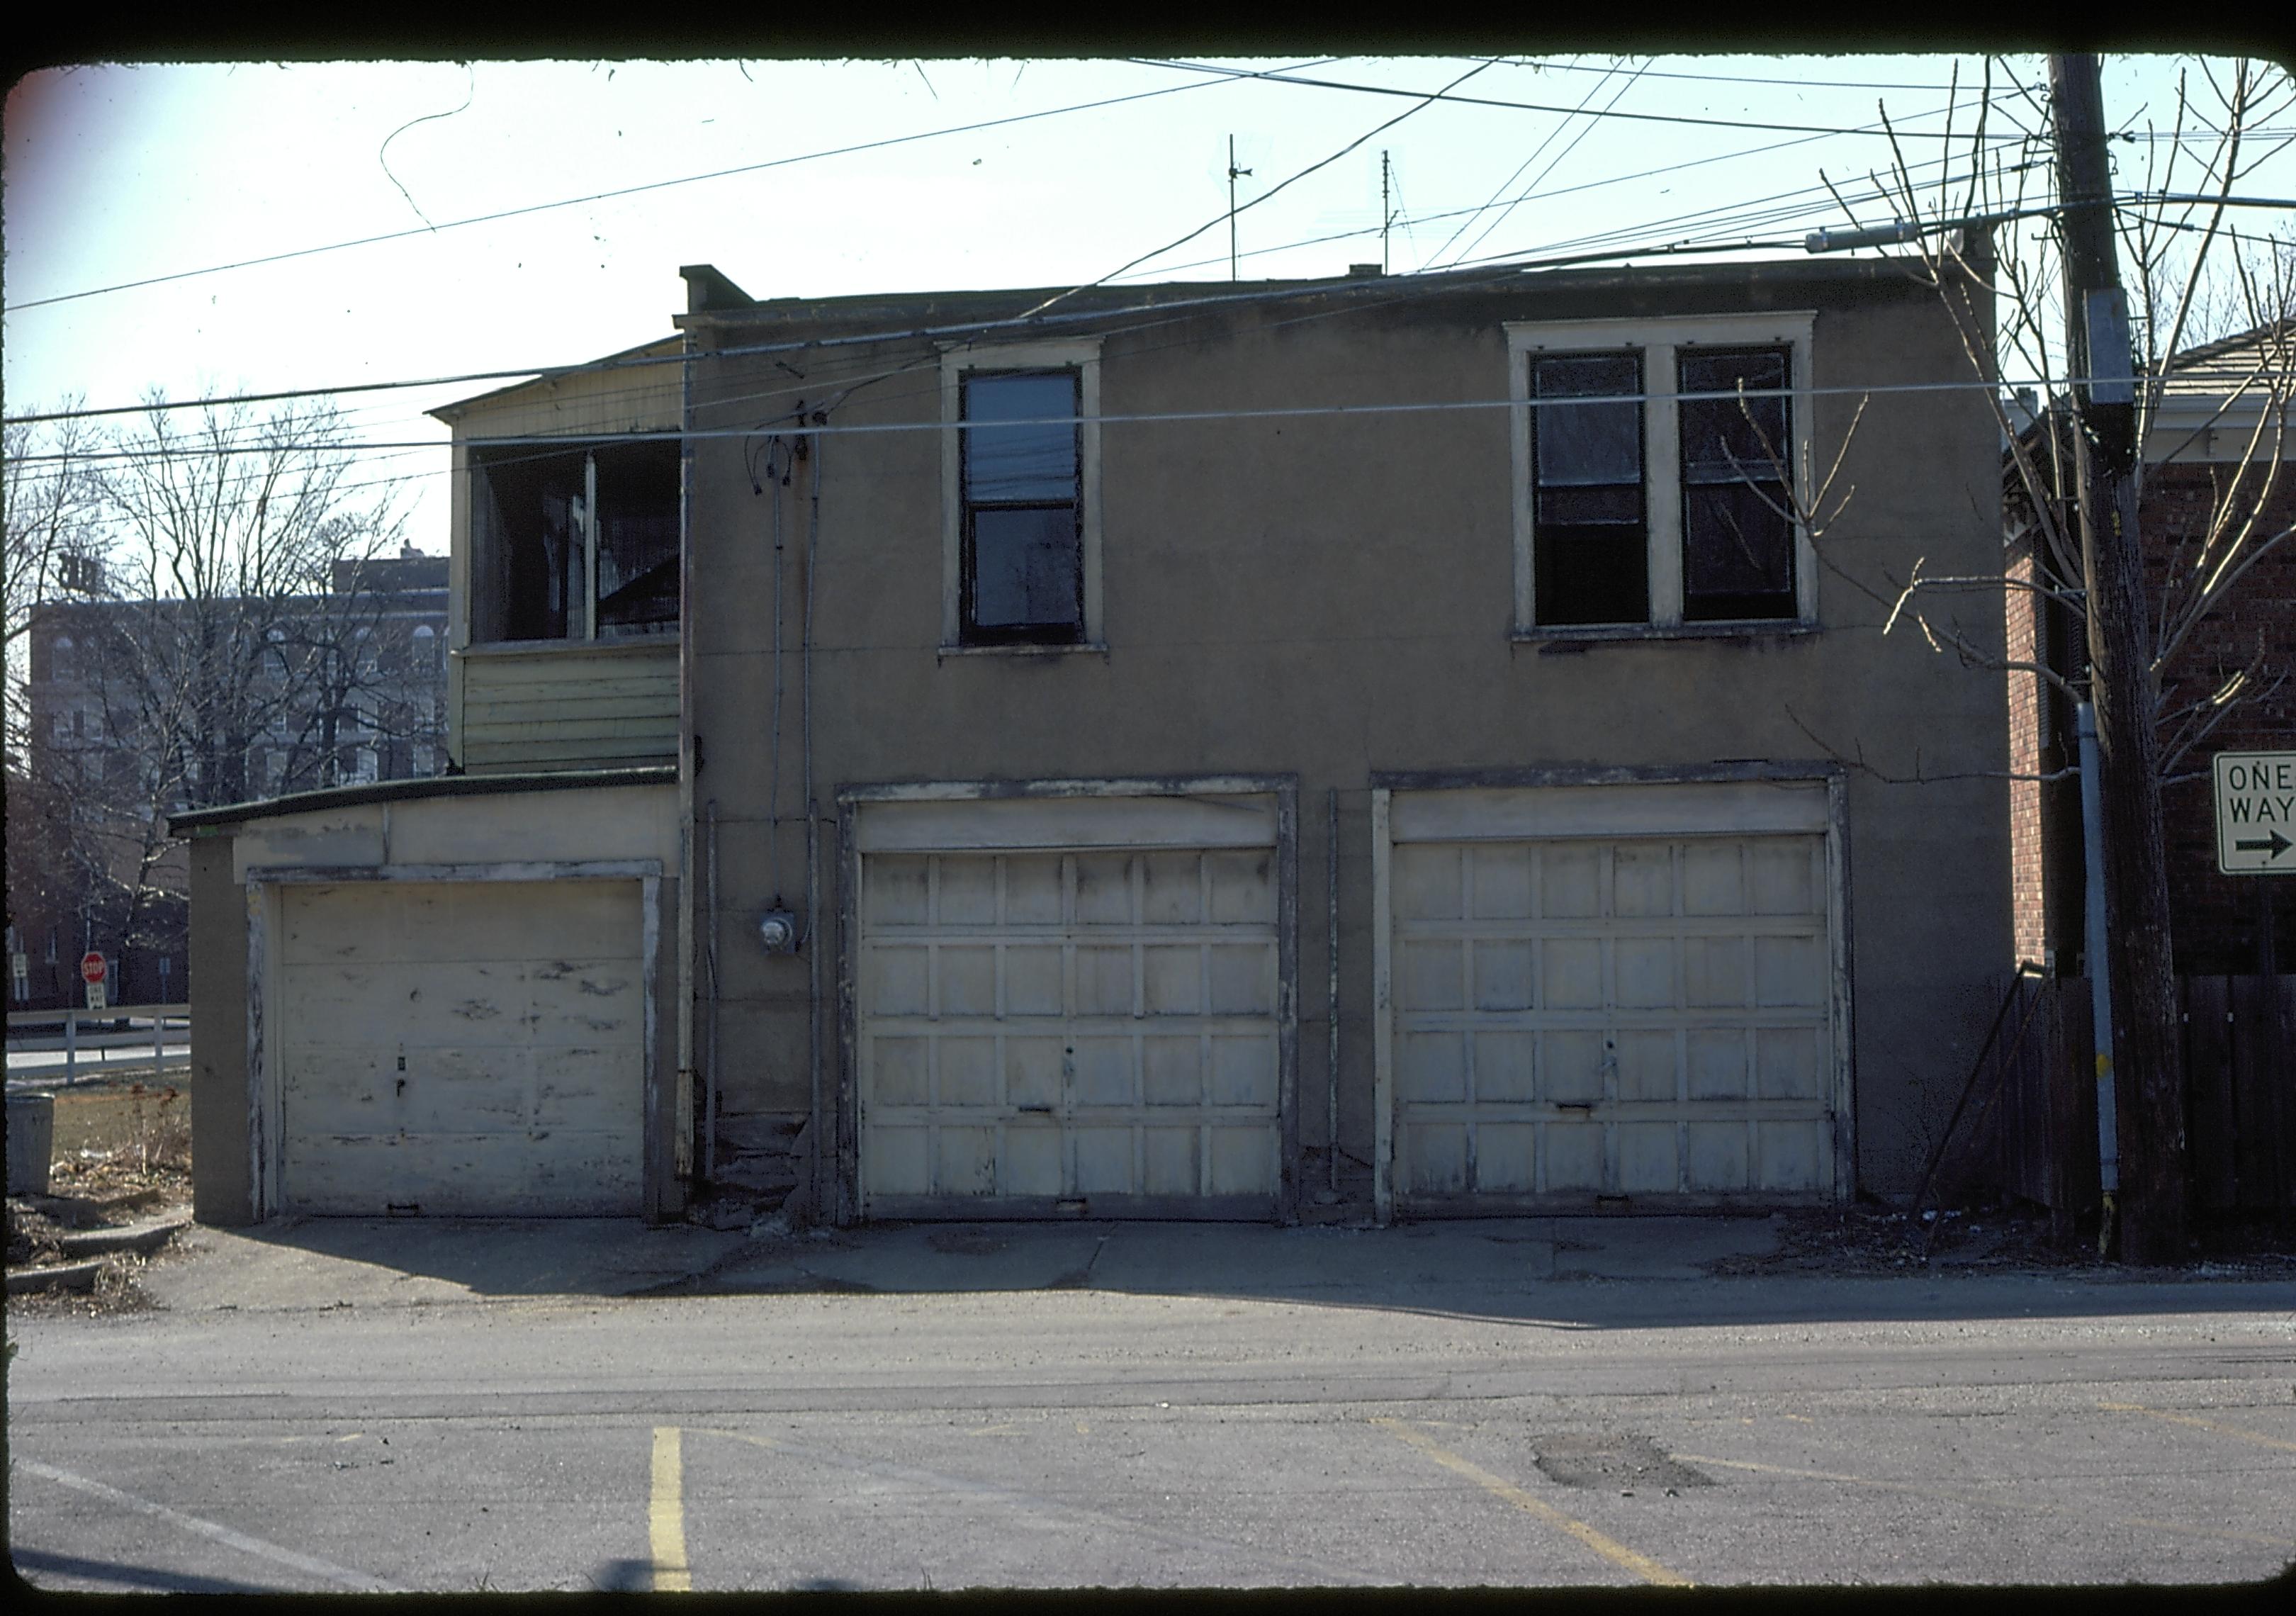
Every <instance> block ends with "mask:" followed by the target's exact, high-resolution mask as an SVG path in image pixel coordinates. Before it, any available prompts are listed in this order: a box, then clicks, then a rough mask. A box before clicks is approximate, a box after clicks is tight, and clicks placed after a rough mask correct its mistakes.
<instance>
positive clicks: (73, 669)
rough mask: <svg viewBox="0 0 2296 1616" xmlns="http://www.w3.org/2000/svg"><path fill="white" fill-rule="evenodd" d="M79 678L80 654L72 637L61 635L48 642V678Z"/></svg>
mask: <svg viewBox="0 0 2296 1616" xmlns="http://www.w3.org/2000/svg"><path fill="white" fill-rule="evenodd" d="M48 677H50V678H51V679H71V678H77V677H79V652H78V650H77V649H76V648H75V647H74V646H73V644H72V637H71V636H70V635H68V634H60V635H58V636H56V637H55V638H54V639H53V640H50V641H49V642H48Z"/></svg>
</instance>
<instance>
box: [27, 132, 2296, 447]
mask: <svg viewBox="0 0 2296 1616" xmlns="http://www.w3.org/2000/svg"><path fill="white" fill-rule="evenodd" d="M1377 132H1378V131H1376V130H1374V131H1373V132H1372V133H1374V134H1376V133H1377ZM1365 138H1366V139H1368V138H1369V136H1368V135H1366V136H1365ZM1358 144H1360V143H1358ZM1325 161H1326V162H1328V161H1330V159H1326V160H1325ZM1303 172H1304V171H1303ZM1295 177H1297V176H1295ZM1548 194H1550V195H1552V194H1561V193H1548ZM1794 194H1795V193H1779V198H1780V199H1781V200H1783V199H1784V198H1787V197H1791V196H1792V195H1794ZM1764 200H1768V199H1764ZM2145 200H2147V201H2150V200H2155V199H2145ZM2209 200H2210V202H2211V203H2213V202H2215V201H2218V200H2219V199H2217V198H2213V197H2211V198H2210V199H2209ZM2223 200H2224V201H2226V203H2227V205H2231V206H2251V205H2252V206H2258V207H2267V208H2279V207H2284V206H2285V203H2284V202H2283V201H2281V200H2280V199H2276V198H2253V199H2251V198H2237V197H2236V198H2228V199H2223ZM1709 211H1710V210H1709ZM2040 211H2043V212H2046V211H2047V209H2040ZM1218 217H1219V218H1224V217H1226V214H1225V213H1223V214H1221V215H1219V216H1218ZM1432 217H1441V216H1432ZM1679 217H1685V218H1694V217H1700V216H1699V215H1698V214H1695V213H1693V214H1690V215H1684V216H1679ZM1213 223H1215V224H1216V223H1218V218H1216V219H1215V220H1214V221H1213ZM2161 223H2164V224H2168V223H2170V221H2161ZM1206 227H1207V228H1209V227H1210V226H1206ZM1197 234H1201V232H1198V233H1197ZM1610 234H1611V235H1613V236H1615V235H1617V234H1623V232H1612V233H1610ZM2220 234H2225V235H2226V236H2227V237H2228V238H2229V239H2233V240H2238V241H2245V242H2271V241H2273V240H2274V239H2275V238H2273V237H2270V236H2255V235H2250V234H2241V233H2237V232H2220ZM1582 239H1584V240H1589V241H1600V240H1602V239H1603V236H1601V235H1597V236H1594V237H1588V238H1582ZM1565 244H1568V243H1565ZM1802 248H1803V242H1801V241H1800V239H1793V240H1778V241H1751V240H1748V241H1736V242H1717V241H1707V240H1700V239H1692V240H1685V241H1680V242H1666V243H1655V244H1644V245H1640V246H1630V247H1621V248H1616V249H1610V250H1597V251H1590V252H1580V253H1571V254H1566V255H1560V256H1554V257H1540V258H1525V257H1523V256H1521V250H1517V251H1515V252H1510V253H1502V254H1495V255H1492V256H1491V257H1490V258H1486V259H1482V260H1479V261H1478V262H1477V264H1476V265H1475V266H1474V267H1473V269H1472V273H1470V272H1469V271H1468V270H1467V269H1466V267H1456V266H1455V267H1452V268H1449V269H1446V270H1440V271H1435V270H1430V271H1423V272H1419V273H1416V274H1412V275H1386V276H1373V277H1361V278H1348V279H1337V278H1329V279H1324V280H1319V281H1309V282H1292V283H1282V284H1279V285H1276V286H1274V287H1267V288H1263V289H1260V290H1257V291H1243V292H1226V293H1214V294H1208V295H1204V296H1201V297H1194V298H1175V299H1163V300H1152V301H1147V302H1140V303H1132V304H1121V305H1118V306H1116V307H1113V308H1087V309H1079V310H1074V311H1071V312H1069V313H1066V314H1058V315H1041V316H1040V315H1027V316H1011V317H1003V318H995V319H985V320H973V321H964V322H956V323H952V324H945V325H934V326H920V327H907V328H902V329H898V330H885V331H875V332H858V333H848V334H843V335H840V336H836V337H814V338H800V339H793V340H786V341H780V342H769V343H753V344H740V345H736V346H733V347H728V348H721V349H701V350H699V351H697V352H695V353H693V354H691V355H684V354H671V355H661V356H635V357H629V356H625V357H615V358H610V359H600V360H592V361H587V362H583V363H577V364H571V365H529V366H524V367H520V368H509V369H500V370H488V371H472V372H465V373H461V374H456V375H445V376H429V377H422V378H417V379H409V380H400V381H365V382H347V383H339V384H335V385H332V386H324V387H311V388H295V389H283V390H275V391H272V392H264V393H242V394H229V395H224V396H221V397H218V398H195V399H157V400H147V401H145V402H144V403H142V404H136V405H117V406H102V407H97V408H85V409H75V410H56V411H46V412H41V413H37V414H23V415H11V416H8V417H6V418H5V422H4V423H5V424H6V425H9V426H20V425H32V424H38V423H42V422H55V421H69V420H84V419H88V418H92V417H97V416H109V415H132V414H146V413H149V412H152V411H165V410H177V409H198V408H205V407H214V406H225V405H234V404H243V403H273V402H280V401H284V400H289V399H296V398H324V397H334V396H341V395H348V394H353V393H370V392H382V391H390V390H409V389H421V388H432V387H448V386H457V385H463V384H467V383H470V382H473V381H504V380H518V379H522V378H529V377H530V378H533V379H534V380H536V381H549V380H554V379H558V378H562V377H572V376H581V375H592V374H598V373H605V372H609V371H614V370H621V369H641V368H648V367H663V368H666V367H668V366H669V365H687V364H692V363H693V362H696V361H699V360H703V359H709V360H725V359H731V358H741V357H757V356H762V355H769V354H776V353H798V352H804V351H816V352H819V351H822V350H825V349H833V348H847V347H857V346H874V345H877V344H881V343H889V342H898V341H912V340H922V339H927V338H942V337H957V338H962V337H967V336H975V337H977V336H980V335H985V334H988V333H989V332H996V331H1000V330H1005V329H1010V328H1013V327H1015V326H1030V327H1034V326H1037V325H1048V324H1074V323H1077V322H1082V321H1098V320H1109V321H1115V320H1121V319H1122V318H1124V317H1125V316H1128V315H1134V314H1156V315H1159V316H1182V315H1184V314H1185V313H1186V312H1188V311H1192V310H1196V309H1202V308H1216V307H1225V306H1234V305H1247V304H1252V303H1260V302H1267V301H1283V300H1289V299H1299V298H1302V297H1309V296H1314V295H1317V294H1318V293H1328V292H1338V293H1341V294H1343V295H1345V294H1353V293H1357V292H1362V291H1369V290H1371V289H1374V288H1379V287H1389V288H1394V287H1396V286H1397V283H1405V284H1406V285H1407V286H1408V287H1409V289H1410V295H1434V294H1439V293H1441V292H1443V291H1453V290H1457V289H1459V288H1461V287H1464V286H1472V285H1475V284H1479V283H1490V282H1496V281H1504V280H1506V279H1510V278H1512V277H1513V276H1514V275H1519V274H1525V273H1529V272H1531V271H1534V270H1539V269H1549V268H1560V267H1569V266H1571V265H1576V264H1583V263H1594V262H1615V261H1620V260H1624V259H1629V258H1657V257H1665V256H1673V255H1677V254H1682V253H1722V252H1731V251H1756V250H1778V251H1792V252H1794V253H1796V254H1797V255H1798V258H1799V255H1800V252H1801V250H1802ZM1180 284H1185V283H1180ZM1079 290H1084V289H1083V288H1074V289H1071V290H1070V291H1068V292H1063V293H1061V294H1059V295H1060V296H1062V297H1066V296H1070V295H1073V294H1074V292H1075V291H1079ZM982 295H995V294H982ZM1040 307H1042V306H1040ZM1333 312H1335V313H1336V312H1341V311H1340V310H1334V311H1333ZM786 391H789V392H797V391H799V389H798V388H795V387H791V388H789V389H786ZM18 458H20V459H27V460H29V459H31V458H33V457H32V456H29V455H24V456H18Z"/></svg>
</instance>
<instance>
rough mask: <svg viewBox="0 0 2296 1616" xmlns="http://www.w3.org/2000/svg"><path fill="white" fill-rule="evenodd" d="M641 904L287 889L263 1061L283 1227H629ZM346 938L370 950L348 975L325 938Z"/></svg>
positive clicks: (566, 892)
mask: <svg viewBox="0 0 2296 1616" xmlns="http://www.w3.org/2000/svg"><path fill="white" fill-rule="evenodd" d="M470 889H483V890H479V891H473V890H470ZM639 890H640V889H639V886H638V883H637V882H500V883H496V882H373V883H367V882H360V883H350V882H345V883H341V884H340V885H335V886H324V887H315V888H311V889H303V888H294V887H291V888H288V889H286V890H283V893H282V895H281V898H280V914H281V925H280V937H281V954H280V958H279V964H278V965H277V967H276V971H277V977H276V988H277V997H278V1000H279V1003H280V1006H281V1009H280V1013H279V1016H278V1018H277V1021H276V1023H275V1025H276V1030H277V1038H276V1042H275V1045H274V1047H275V1050H276V1052H277V1053H276V1055H275V1060H276V1068H275V1070H276V1072H277V1080H278V1084H279V1106H280V1112H279V1116H280V1133H281V1146H280V1149H281V1169H282V1172H281V1203H282V1206H283V1210H292V1211H301V1212H315V1213H335V1214H352V1215H374V1214H377V1213H379V1212H381V1210H384V1208H385V1207H386V1206H389V1205H397V1206H401V1207H404V1206H407V1205H419V1206H420V1207H421V1209H422V1210H423V1211H425V1212H437V1211H455V1212H458V1213H469V1214H473V1215H476V1214H487V1215H501V1216H525V1215H576V1214H580V1215H593V1214H603V1213H613V1212H635V1211H636V1210H638V1204H639V1200H640V1180H641V1168H640V1156H641V1150H642V1144H643V1134H644V1121H643V1089H644V1059H645V1051H644V984H643V978H642V974H641V966H640V964H639V961H638V959H637V956H638V953H639V946H640V928H639V913H640V909H639V902H640V900H639ZM348 934H358V935H363V936H365V937H368V938H371V939H382V940H381V942H380V943H378V946H376V947H373V948H372V949H370V950H369V956H368V957H367V958H365V959H364V960H359V961H346V960H343V959H341V958H340V957H338V956H340V949H339V948H337V947H335V946H334V944H333V943H332V941H331V940H330V939H334V938H338V937H340V936H343V935H348ZM394 951H395V952H397V953H398V954H401V955H404V956H407V957H405V958H398V959H393V958H391V957H389V956H390V955H391V954H392V953H393V952H394ZM315 954H316V956H317V957H316V958H315V957H313V956H314V955H315ZM456 956H484V957H461V958H458V957H456Z"/></svg>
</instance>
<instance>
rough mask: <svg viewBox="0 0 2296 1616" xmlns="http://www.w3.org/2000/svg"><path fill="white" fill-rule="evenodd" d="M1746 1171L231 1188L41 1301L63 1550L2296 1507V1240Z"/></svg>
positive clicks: (2153, 1518) (1077, 1565)
mask: <svg viewBox="0 0 2296 1616" xmlns="http://www.w3.org/2000/svg"><path fill="white" fill-rule="evenodd" d="M1775 1238H1776V1235H1775V1227H1774V1226H1772V1225H1770V1224H1768V1223H1767V1221H1766V1220H1762V1219H1748V1218H1715V1219H1672V1218H1632V1219H1620V1218H1605V1219H1521V1220H1506V1221H1494V1222H1477V1223H1459V1224H1432V1225H1418V1226H1403V1227H1398V1228H1394V1229H1387V1230H1350V1229H1343V1228H1321V1229H1314V1228H1307V1229H1274V1228H1260V1227H1218V1226H1185V1225H1111V1224H1070V1225H1056V1226H1046V1225H1028V1226H998V1225H962V1226H909V1227H884V1228H872V1229H865V1230H860V1231H840V1232H822V1233H816V1234H813V1235H790V1234H787V1233H784V1232H781V1231H777V1230H774V1229H771V1228H767V1229H761V1230H759V1231H758V1232H757V1233H756V1234H755V1235H750V1234H746V1233H721V1232H717V1231H711V1230H707V1229H701V1228H695V1227H685V1226H681V1227H675V1228H668V1229H660V1230H651V1229H645V1228H643V1227H641V1226H637V1225H635V1224H621V1223H561V1224H546V1225H523V1226H518V1225H505V1224H495V1225H487V1224H479V1223H469V1224H444V1223H432V1222H427V1221H420V1222H418V1221H407V1222H398V1223H389V1222H375V1223H361V1222H330V1221H311V1222H304V1223H284V1224H278V1225H273V1226H265V1227H261V1228H258V1229H254V1230H248V1231H235V1232H232V1231H220V1230H212V1229H201V1230H198V1231H196V1232H195V1233H194V1234H193V1235H192V1237H191V1240H192V1244H193V1249H192V1250H191V1251H189V1252H188V1253H186V1254H184V1255H183V1256H180V1257H177V1258H174V1259H168V1260H167V1261H164V1262H161V1263H159V1264H155V1265H154V1266H153V1267H152V1268H151V1269H149V1270H148V1271H147V1273H146V1275H145V1276H144V1287H145V1289H146V1290H147V1291H148V1292H150V1294H151V1296H152V1299H153V1300H154V1302H155V1303H156V1306H155V1307H154V1308H152V1309H150V1310H147V1311H143V1312H137V1313H126V1314H121V1315H118V1316H110V1317H72V1316H70V1315H68V1314H47V1315H43V1316H40V1317H32V1316H29V1315H18V1316H16V1317H12V1318H11V1320H10V1323H9V1333H10V1339H11V1341H14V1342H16V1343H17V1344H18V1345H19V1346H20V1348H21V1350H20V1351H19V1352H18V1354H17V1355H16V1357H15V1358H14V1359H13V1362H12V1364H11V1366H10V1367H9V1371H8V1374H9V1389H8V1395H9V1416H10V1419H9V1424H10V1429H9V1444H10V1450H11V1456H12V1461H13V1462H12V1473H11V1477H10V1498H9V1523H10V1529H11V1538H12V1552H13V1554H14V1556H15V1563H16V1565H17V1567H18V1569H19V1570H20V1571H21V1572H22V1573H23V1574H25V1575H26V1576H27V1577H29V1579H32V1580H33V1581H34V1582H35V1583H37V1584H38V1585H40V1586H42V1587H56V1588H82V1589H111V1590H120V1589H129V1588H151V1589H161V1588H183V1589H209V1590H217V1591H222V1590H234V1589H256V1588H263V1589H282V1590H301V1591H324V1590H340V1589H344V1588H372V1589H385V1588H414V1589H425V1590H449V1591H461V1590H469V1589H474V1588H482V1587H484V1588H509V1589H520V1588H582V1587H623V1588H665V1589H667V1588H677V1587H691V1588H695V1589H716V1588H802V1587H862V1588H924V1587H933V1588H943V1589H946V1588H951V1587H1091V1586H1134V1585H1136V1586H1146V1587H1184V1586H1217V1587H1247V1586H1287V1587H1324V1586H1331V1587H1344V1586H1350V1585H1374V1586H1398V1585H1406V1584H1412V1585H1423V1586H1447V1587H1468V1586H1479V1585H1489V1584H1497V1585H1507V1586H1552V1585H1588V1586H1620V1587H1627V1586H1646V1585H1651V1584H1661V1585H1670V1584H1675V1583H1682V1582H1689V1583H1697V1584H1748V1583H1752V1584H1782V1583H1792V1584H1807V1583H1821V1584H1854V1583H1866V1582H1882V1583H1906V1584H1910V1583H1922V1582H1929V1581H1944V1582H1950V1583H2060V1582H2062V1583H2082V1584H2111V1583H2121V1582H2127V1581H2136V1582H2150V1583H2164V1584H2185V1585H2191V1584H2216V1583H2223V1582H2227V1581H2245V1580H2253V1579H2262V1578H2266V1577H2268V1576H2271V1575H2273V1574H2274V1573H2276V1572H2278V1571H2280V1570H2281V1569H2282V1568H2283V1567H2284V1566H2285V1565H2286V1564H2288V1563H2289V1562H2290V1559H2291V1556H2292V1554H2296V1284H2292V1283H2290V1282H2288V1281H2284V1280H2271V1281H2258V1280H2252V1279H2251V1280H2241V1279H2227V1278H2212V1277H2210V1276H2207V1275H2206V1274H2185V1275H2180V1276H2164V1275H2142V1274H2128V1273H2124V1272H2116V1271H2110V1270H2099V1271H2093V1272H2085V1273H2081V1274H2072V1275H2068V1274H2064V1273H2027V1274H1996V1275H1978V1274H1942V1273H1930V1274H1923V1275H1919V1276H1911V1277H1907V1278H1887V1279H1843V1278H1828V1277H1825V1276H1803V1275H1795V1276H1775V1275H1772V1276H1759V1275H1757V1276H1729V1277H1715V1276H1710V1275H1709V1274H1707V1273H1706V1272H1705V1265H1706V1264H1708V1263H1710V1262H1712V1261H1715V1260H1718V1259H1723V1258H1730V1257H1735V1258H1741V1259H1743V1258H1745V1257H1749V1256H1759V1254H1760V1252H1761V1251H1763V1250H1765V1249H1766V1243H1769V1242H1774V1241H1775Z"/></svg>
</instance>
